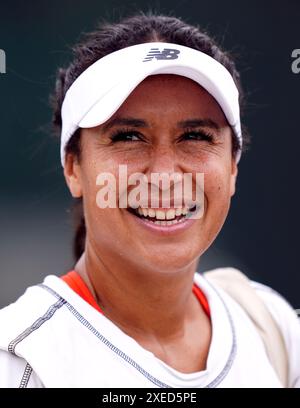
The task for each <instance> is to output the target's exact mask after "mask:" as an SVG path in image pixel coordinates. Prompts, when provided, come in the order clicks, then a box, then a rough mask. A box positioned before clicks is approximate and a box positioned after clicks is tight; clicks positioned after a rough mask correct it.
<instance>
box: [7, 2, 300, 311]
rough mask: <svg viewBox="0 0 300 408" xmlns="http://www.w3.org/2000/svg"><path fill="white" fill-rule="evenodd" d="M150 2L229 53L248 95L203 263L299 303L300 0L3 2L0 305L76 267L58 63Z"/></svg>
mask: <svg viewBox="0 0 300 408" xmlns="http://www.w3.org/2000/svg"><path fill="white" fill-rule="evenodd" d="M150 7H151V9H152V10H153V11H157V12H160V13H167V14H173V15H175V16H179V17H182V18H183V19H185V20H186V21H187V22H189V23H192V24H193V23H197V24H200V25H201V26H202V27H203V28H205V29H206V30H208V32H209V33H210V34H211V35H213V36H214V37H215V38H216V39H217V40H218V42H219V43H220V44H221V45H222V46H223V47H224V48H225V49H228V50H230V51H232V52H233V53H234V55H236V56H237V66H238V68H239V70H240V72H241V76H242V82H243V85H244V88H245V90H246V92H247V97H248V109H247V112H246V117H245V123H246V125H247V126H248V128H249V130H250V133H251V134H252V147H251V150H250V151H249V152H247V153H246V154H245V155H244V156H243V157H242V160H241V162H240V165H239V177H238V185H237V192H236V195H235V197H234V198H233V201H232V208H231V211H230V214H229V217H228V219H227V221H226V223H225V225H224V227H223V230H222V232H221V233H220V235H219V237H218V238H217V240H216V241H215V243H214V244H213V246H212V247H211V248H210V249H209V250H208V251H207V253H206V254H205V256H203V258H202V259H201V263H200V265H199V269H200V270H205V269H210V268H213V267H217V266H236V267H238V268H241V269H242V270H243V271H244V272H246V273H248V274H249V276H250V277H252V278H254V279H256V280H258V281H260V282H263V283H265V284H268V285H271V286H272V287H273V288H274V289H276V290H278V291H279V292H280V293H281V294H283V295H284V296H285V297H286V298H287V299H288V300H289V301H290V302H291V303H292V305H293V306H294V307H297V308H300V299H299V283H300V278H299V262H298V256H299V252H298V251H299V249H298V247H299V231H300V228H299V227H300V225H299V193H298V188H299V181H298V177H299V170H298V164H299V162H300V158H299V157H300V155H299V151H300V149H299V148H300V141H299V138H300V134H299V129H300V128H299V117H300V114H299V99H300V74H298V75H297V74H293V73H292V71H291V63H292V58H291V53H292V50H293V49H295V48H300V25H299V18H300V2H299V1H296V0H294V1H292V0H286V1H285V2H282V1H270V0H269V1H265V2H261V1H258V0H252V1H233V0H227V1H226V2H221V1H217V0H209V1H188V0H186V1H184V0H181V1H180V0H178V1H163V2H146V1H135V2H130V1H116V0H115V1H111V0H110V1H104V0H102V1H96V0H86V1H80V0H79V1H70V0H60V1H58V0H53V1H45V0H39V1H30V0H27V1H16V0H11V1H3V0H2V1H1V3H0V49H3V50H5V52H6V58H7V61H6V63H7V72H6V74H0V120H1V122H0V124H1V126H0V131H1V160H0V163H1V164H0V166H1V167H0V169H1V173H0V174H1V181H0V183H1V184H0V186H1V189H0V209H1V211H0V307H1V306H4V305H6V304H8V303H9V302H11V301H13V300H14V299H15V298H16V297H17V296H19V295H20V294H21V293H23V291H24V289H25V288H26V287H27V286H28V285H30V284H34V283H37V282H40V281H41V280H42V279H43V277H44V276H46V275H48V274H56V275H61V274H63V273H64V272H66V271H68V270H69V269H70V268H71V267H72V266H73V260H72V253H71V244H72V236H73V233H72V222H71V218H70V211H69V207H70V204H71V198H70V195H69V192H68V190H67V188H66V186H65V183H64V179H63V174H62V168H61V166H60V159H59V144H58V142H57V141H56V140H54V138H53V137H52V136H51V135H50V128H51V127H50V122H51V114H52V113H51V109H50V107H49V103H48V97H49V93H50V92H51V91H52V89H53V86H54V81H55V72H56V69H57V67H58V66H61V65H65V64H67V63H68V61H69V60H70V57H71V52H70V46H71V45H72V44H74V43H75V42H76V41H77V40H78V39H79V36H80V33H81V32H82V31H85V32H87V31H90V30H93V29H94V28H95V26H96V24H97V22H98V21H99V20H101V19H107V20H109V21H114V20H118V19H119V18H120V17H124V16H127V15H130V14H133V13H134V12H136V11H138V10H144V11H146V10H148V9H149V8H150Z"/></svg>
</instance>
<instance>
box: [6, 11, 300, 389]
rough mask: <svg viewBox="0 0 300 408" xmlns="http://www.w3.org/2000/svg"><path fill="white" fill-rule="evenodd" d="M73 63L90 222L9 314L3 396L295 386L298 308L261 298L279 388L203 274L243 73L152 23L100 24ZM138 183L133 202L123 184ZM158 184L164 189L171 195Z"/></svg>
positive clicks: (225, 203) (74, 130) (176, 28)
mask: <svg viewBox="0 0 300 408" xmlns="http://www.w3.org/2000/svg"><path fill="white" fill-rule="evenodd" d="M74 54H75V55H74V60H73V62H72V63H71V64H70V66H69V67H68V68H67V69H60V70H59V72H58V79H57V87H56V92H55V95H54V98H53V102H54V123H55V125H56V126H57V128H58V129H59V131H60V133H61V162H62V166H63V169H64V176H65V179H66V183H67V186H68V188H69V190H70V192H71V194H72V196H73V197H74V198H75V199H76V200H77V201H78V202H79V209H81V211H82V214H81V222H80V224H79V226H78V229H77V233H76V238H75V245H74V253H75V256H76V263H75V266H74V267H73V268H72V270H70V271H69V272H68V273H67V274H65V275H63V276H61V277H60V278H59V277H56V276H52V275H51V276H47V277H46V278H45V281H44V282H43V284H41V285H36V286H33V287H31V288H28V289H27V291H26V292H25V294H24V295H23V296H22V297H21V298H19V299H18V300H17V302H15V303H14V304H12V305H10V306H8V307H6V308H4V309H2V311H1V312H0V322H1V328H2V329H1V334H0V348H1V350H0V384H1V386H2V387H283V386H288V387H297V386H299V385H300V364H299V362H300V350H299V344H300V326H299V323H298V321H297V317H296V315H295V314H294V312H293V310H292V308H291V307H290V306H289V305H288V303H287V302H286V301H285V300H284V299H282V298H281V297H280V296H279V295H278V294H277V293H275V292H274V291H272V290H271V289H269V288H267V287H265V286H263V285H259V284H256V283H254V282H252V283H251V285H252V287H253V288H255V292H256V294H255V297H257V298H260V299H262V300H263V303H264V305H266V306H267V309H268V311H269V312H270V313H271V315H272V317H273V318H274V321H276V325H277V326H278V328H279V331H280V333H281V335H282V336H283V339H284V343H285V344H284V345H285V347H286V349H287V350H288V357H287V358H288V361H287V363H288V380H287V383H286V384H283V383H282V382H281V379H280V375H278V372H276V369H275V368H274V366H273V365H272V362H271V360H270V358H269V355H268V350H267V349H266V346H265V344H266V343H264V340H263V339H262V336H261V335H260V333H259V331H258V329H257V327H256V325H255V318H254V320H253V321H251V319H250V318H249V313H247V310H245V308H243V306H242V305H241V304H239V302H238V301H237V300H236V299H235V298H234V296H231V295H230V294H229V293H226V290H224V289H222V288H221V286H219V285H218V284H217V283H215V284H214V283H211V282H209V279H206V278H205V277H203V276H201V275H200V274H199V273H197V264H198V261H199V258H200V257H201V255H202V254H203V253H204V252H205V250H206V249H207V248H208V247H209V246H210V245H211V244H212V242H213V241H214V239H215V238H216V236H217V235H218V233H219V231H220V229H221V228H222V225H223V223H224V221H225V219H226V217H227V214H228V211H229V207H230V200H231V197H232V196H233V195H234V193H235V183H236V177H237V173H238V167H237V166H238V162H239V160H240V157H241V151H242V149H243V148H244V146H246V144H247V137H246V134H245V132H242V129H241V123H240V114H239V110H240V105H241V103H242V89H241V86H240V82H239V74H238V72H237V70H236V68H235V65H234V62H233V61H232V60H231V59H230V57H229V56H228V55H227V54H226V53H224V52H222V51H221V50H220V49H219V48H218V47H217V45H216V44H215V43H214V42H213V40H212V39H211V38H209V37H208V36H207V35H206V34H205V33H203V32H201V31H200V30H199V28H198V27H193V26H190V25H188V24H186V23H184V22H183V21H182V20H180V19H177V18H174V17H166V16H161V15H153V14H151V13H149V14H146V15H145V14H143V13H141V14H139V15H136V16H133V17H130V18H127V19H124V20H122V21H121V22H120V23H118V24H107V23H106V24H103V25H102V26H101V27H100V28H99V29H98V30H97V31H95V32H93V33H90V34H89V35H87V36H86V38H85V40H84V41H83V42H82V43H80V44H79V45H78V46H76V47H75V48H74ZM122 166H123V167H122ZM120 169H121V170H124V169H126V174H125V177H124V173H120ZM136 174H138V175H139V176H138V177H137V178H136V180H137V179H138V180H139V182H140V186H143V189H140V190H139V194H134V191H133V190H134V188H135V187H136V186H134V184H133V183H131V184H130V183H128V182H127V181H128V179H129V178H130V177H131V176H133V175H136ZM154 174H164V175H167V176H170V180H169V181H170V184H169V185H168V187H164V185H163V184H161V183H160V182H158V183H155V181H154V178H152V176H153V175H154ZM174 174H177V175H179V179H178V180H179V181H178V184H179V182H181V181H182V178H181V179H180V177H181V176H184V175H191V178H190V179H189V180H190V184H188V183H187V185H189V187H191V191H190V192H191V194H190V195H189V196H188V197H189V198H188V199H187V195H188V194H187V190H186V191H184V194H183V195H182V196H180V194H179V197H178V196H177V193H178V191H179V192H180V191H182V190H180V189H179V190H176V191H177V193H176V192H175V184H176V183H177V181H176V180H177V179H175V178H174V179H172V177H171V176H172V175H174ZM201 174H202V175H204V183H203V179H201V177H200V178H199V179H198V178H197V175H201ZM103 175H105V177H106V183H102V182H103V180H104V178H105V177H104V178H103ZM121 179H122V180H121ZM199 180H200V181H199ZM201 180H202V182H201ZM175 181H176V182H175ZM155 184H156V190H155V188H154V189H153V190H152V187H153V186H154V185H155ZM101 188H103V189H104V190H101ZM164 190H166V191H167V192H168V194H169V199H170V201H169V205H167V204H166V202H165V201H164V200H165V199H164V198H162V194H161V193H162V191H164ZM99 191H100V192H101V191H102V193H100V194H99ZM103 191H104V192H105V194H104V193H103ZM149 191H150V194H148V195H147V194H146V193H149ZM131 193H132V194H131ZM135 193H136V191H135ZM141 196H142V198H141ZM153 197H154V198H158V205H157V206H154V205H152V201H151V200H152V198H153ZM127 199H128V200H127ZM124 200H125V204H126V205H121V202H122V203H123V204H124ZM175 200H177V201H176V203H177V205H175ZM106 204H109V205H106ZM225 269H226V268H225ZM229 270H230V268H229V269H228V272H230V271H229ZM225 272H226V271H225ZM228 276H229V275H228ZM228 279H229V278H228ZM229 286H230V287H231V285H229ZM233 286H234V285H232V287H233ZM255 297H253V299H254V298H255ZM254 303H255V301H254V300H253V304H254ZM257 312H258V309H257ZM257 314H258V313H257ZM254 315H255V312H254Z"/></svg>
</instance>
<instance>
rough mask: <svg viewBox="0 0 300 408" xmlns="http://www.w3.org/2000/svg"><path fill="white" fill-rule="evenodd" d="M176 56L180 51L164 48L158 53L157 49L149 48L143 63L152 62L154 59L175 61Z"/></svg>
mask: <svg viewBox="0 0 300 408" xmlns="http://www.w3.org/2000/svg"><path fill="white" fill-rule="evenodd" d="M178 54H180V51H179V50H176V49H175V48H164V49H163V50H162V51H159V48H151V50H150V51H149V52H148V54H147V55H146V57H145V59H144V60H143V62H147V61H152V60H153V59H154V58H156V59H157V60H170V59H177V58H178Z"/></svg>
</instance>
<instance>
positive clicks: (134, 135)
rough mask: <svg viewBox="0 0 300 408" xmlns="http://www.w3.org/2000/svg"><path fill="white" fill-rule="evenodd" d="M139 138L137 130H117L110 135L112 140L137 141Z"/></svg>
mask: <svg viewBox="0 0 300 408" xmlns="http://www.w3.org/2000/svg"><path fill="white" fill-rule="evenodd" d="M140 140H141V138H140V136H139V134H138V132H135V131H122V130H121V131H120V130H119V131H117V132H115V133H113V134H112V135H111V141H112V142H137V141H140Z"/></svg>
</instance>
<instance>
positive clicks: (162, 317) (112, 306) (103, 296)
mask: <svg viewBox="0 0 300 408" xmlns="http://www.w3.org/2000/svg"><path fill="white" fill-rule="evenodd" d="M120 261H121V262H120ZM196 267H197V261H195V262H193V263H192V264H190V265H189V266H187V267H186V268H184V269H180V270H176V271H172V273H171V272H170V273H165V272H161V271H159V270H148V269H147V268H146V267H144V266H141V265H134V264H132V263H129V262H128V261H127V262H126V263H125V262H124V260H122V259H121V260H118V259H116V257H110V259H109V262H107V260H106V259H105V258H103V257H102V256H101V257H100V256H99V255H98V254H96V252H95V251H94V250H93V248H92V246H91V245H87V246H86V251H85V252H84V254H83V255H82V257H81V258H80V260H79V261H78V262H77V264H76V265H75V268H74V269H75V270H76V271H77V272H78V273H79V274H80V276H81V277H82V278H83V280H84V281H85V283H86V284H87V286H88V287H89V289H90V290H91V292H92V293H93V295H94V297H95V299H96V300H97V301H98V304H99V306H100V308H101V309H102V310H103V313H104V315H105V316H106V317H107V318H109V319H110V320H111V321H113V322H114V323H115V324H116V325H117V326H119V327H120V328H121V329H122V330H123V331H125V332H126V333H127V334H129V335H132V336H133V337H139V335H141V336H143V337H147V336H148V337H149V336H151V337H152V336H154V337H156V338H159V339H161V340H162V341H163V340H165V341H167V340H168V337H173V336H174V335H175V336H176V335H180V334H181V333H182V332H183V331H184V329H185V326H186V325H187V324H188V322H190V321H191V320H192V319H193V318H194V317H195V315H196V314H199V311H202V308H200V307H199V303H198V300H197V299H196V298H195V296H194V294H193V293H192V287H193V277H194V273H195V271H196ZM202 313H204V312H203V311H202Z"/></svg>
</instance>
